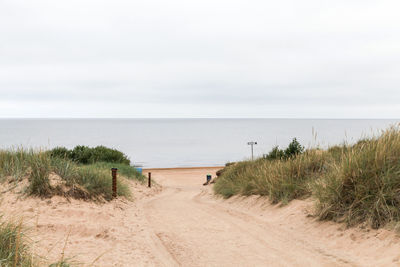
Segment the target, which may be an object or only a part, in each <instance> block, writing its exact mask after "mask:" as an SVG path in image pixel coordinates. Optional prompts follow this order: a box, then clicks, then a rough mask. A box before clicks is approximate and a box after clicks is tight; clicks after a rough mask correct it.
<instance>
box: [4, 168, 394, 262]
mask: <svg viewBox="0 0 400 267" xmlns="http://www.w3.org/2000/svg"><path fill="white" fill-rule="evenodd" d="M216 170H218V168H198V169H172V170H150V171H151V172H152V177H153V179H154V181H156V183H157V184H158V185H156V184H155V185H154V186H153V187H152V188H151V189H149V188H147V187H146V185H143V184H139V183H136V182H130V185H131V190H132V192H133V194H134V197H135V199H134V201H128V200H125V199H117V200H114V201H111V202H108V203H103V204H96V203H92V202H85V201H78V200H70V201H67V200H66V199H64V198H61V197H53V198H52V199H50V200H49V199H38V198H30V197H29V198H26V197H24V196H23V195H21V194H18V193H17V192H13V193H12V192H9V193H6V194H3V195H2V196H1V198H0V212H1V213H3V214H5V215H7V217H15V218H17V217H20V216H22V217H23V218H24V224H25V225H26V226H27V227H29V228H30V231H29V233H28V234H29V236H30V237H32V239H33V240H34V241H35V243H34V252H35V253H37V254H39V255H42V256H43V259H42V261H43V263H51V262H55V261H57V260H58V259H60V257H61V252H62V251H63V247H64V243H65V240H66V237H67V236H68V242H67V244H66V249H65V251H64V252H65V257H66V258H68V259H70V260H71V261H73V262H76V263H78V266H81V265H83V266H92V265H91V263H92V262H93V261H95V264H94V266H232V265H233V266H400V265H399V259H400V241H399V239H398V238H397V237H396V236H395V234H394V233H393V232H390V231H387V230H384V229H381V230H378V231H375V230H369V229H355V228H352V229H343V226H341V225H340V224H336V223H332V222H324V223H321V222H319V221H316V220H315V219H314V218H310V217H309V216H307V215H308V214H309V213H310V207H311V206H312V205H311V202H310V201H293V202H292V203H291V204H290V205H287V206H285V207H277V206H273V205H270V204H268V201H267V200H266V199H264V198H258V197H254V196H253V197H247V198H231V199H229V200H222V199H220V198H218V197H216V196H214V195H213V194H212V191H211V186H202V183H203V182H204V181H205V177H206V174H213V175H214V174H215V171H216ZM147 171H149V170H146V171H145V172H147ZM160 185H161V186H160ZM1 186H7V185H6V184H3V185H1ZM1 186H0V189H1ZM0 191H1V190H0ZM43 266H45V264H43Z"/></svg>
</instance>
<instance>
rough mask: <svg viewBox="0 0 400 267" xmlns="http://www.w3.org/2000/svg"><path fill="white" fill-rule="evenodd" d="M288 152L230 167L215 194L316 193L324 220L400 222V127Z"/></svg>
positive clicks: (285, 198)
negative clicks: (320, 147) (324, 146)
mask: <svg viewBox="0 0 400 267" xmlns="http://www.w3.org/2000/svg"><path fill="white" fill-rule="evenodd" d="M293 141H295V139H294V140H293ZM296 142H297V140H296ZM292 144H293V142H292ZM289 147H290V146H289ZM300 147H301V146H300ZM286 151H288V150H287V149H286V150H279V148H274V150H273V151H271V152H270V153H269V154H268V155H269V156H268V157H266V158H265V159H257V160H255V161H245V162H239V163H236V164H234V165H230V166H228V167H226V168H225V169H224V171H223V172H221V175H220V177H219V178H218V179H217V180H216V184H215V187H214V190H215V192H216V193H217V194H221V195H222V196H224V197H231V196H233V195H262V196H268V197H269V198H270V199H271V201H272V202H274V203H278V202H281V203H282V204H285V203H288V202H289V201H291V200H293V199H301V198H305V197H308V196H311V195H312V196H313V197H314V200H315V203H316V208H317V209H316V210H317V211H316V212H317V215H318V216H319V217H320V218H321V219H328V220H335V221H342V222H346V223H347V224H348V225H350V226H351V225H356V224H359V223H367V224H369V225H370V226H371V227H373V228H379V227H382V226H384V225H386V224H387V223H389V222H400V129H399V128H398V127H392V128H390V129H388V130H386V131H384V132H383V133H382V134H381V135H379V136H377V137H373V138H370V139H363V140H360V141H359V142H357V143H356V144H354V145H346V144H343V145H339V146H334V147H331V148H329V149H328V150H318V149H309V150H305V151H302V150H301V149H300V150H297V152H296V153H294V154H292V155H291V156H286ZM292 151H296V150H292ZM282 154H283V156H282Z"/></svg>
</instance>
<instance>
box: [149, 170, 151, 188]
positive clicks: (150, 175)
mask: <svg viewBox="0 0 400 267" xmlns="http://www.w3.org/2000/svg"><path fill="white" fill-rule="evenodd" d="M149 187H151V172H149Z"/></svg>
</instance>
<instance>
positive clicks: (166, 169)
mask: <svg viewBox="0 0 400 267" xmlns="http://www.w3.org/2000/svg"><path fill="white" fill-rule="evenodd" d="M223 168H225V166H205V167H204V166H202V167H169V168H142V171H143V172H144V171H169V170H170V171H173V170H205V169H223Z"/></svg>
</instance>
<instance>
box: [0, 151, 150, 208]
mask: <svg viewBox="0 0 400 267" xmlns="http://www.w3.org/2000/svg"><path fill="white" fill-rule="evenodd" d="M112 167H117V168H118V169H119V170H120V171H119V179H118V191H117V194H118V195H119V196H125V197H128V198H129V197H130V196H131V193H130V190H129V188H128V186H127V185H126V183H124V179H123V178H122V177H125V178H127V179H136V180H138V181H143V180H144V177H143V176H142V175H141V174H140V173H138V172H137V171H136V170H135V168H134V167H132V166H129V165H126V164H122V163H108V162H96V163H94V164H87V165H83V164H78V163H75V162H73V161H71V160H69V159H66V158H61V157H52V156H51V153H48V152H47V151H35V150H24V149H17V150H0V182H2V181H5V180H8V182H13V183H18V182H19V181H20V180H21V179H23V178H25V177H28V180H29V185H28V188H27V193H28V194H29V195H35V196H40V197H51V196H52V195H57V194H60V193H62V192H61V190H60V188H54V187H52V185H51V184H50V180H49V175H50V174H51V173H56V174H57V175H59V176H60V177H61V178H62V179H63V180H64V181H65V183H66V185H67V186H69V187H70V188H72V189H73V190H70V191H69V192H68V196H70V197H77V198H84V199H94V200H96V199H101V198H103V199H106V200H110V199H111V198H112V193H111V188H112V186H111V182H112V178H111V170H110V169H111V168H112Z"/></svg>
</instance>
